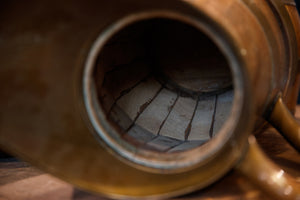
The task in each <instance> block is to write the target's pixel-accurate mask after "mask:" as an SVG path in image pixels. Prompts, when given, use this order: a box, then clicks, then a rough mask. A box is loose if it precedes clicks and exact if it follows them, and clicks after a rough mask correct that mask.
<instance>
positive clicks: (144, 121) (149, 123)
mask: <svg viewBox="0 0 300 200" xmlns="http://www.w3.org/2000/svg"><path fill="white" fill-rule="evenodd" d="M176 98H177V94H176V93H175V92H172V91H170V90H166V89H162V90H161V91H160V93H159V94H158V95H157V96H156V98H155V99H154V100H153V101H152V102H151V104H149V105H148V107H147V108H146V109H145V110H144V111H143V113H142V114H141V115H140V116H139V117H138V119H137V120H136V124H138V125H139V126H141V127H143V128H144V129H146V130H148V131H149V132H151V133H153V134H157V133H158V131H159V129H160V127H161V125H162V123H163V121H164V120H165V119H166V117H167V116H168V114H169V112H170V109H171V107H172V105H173V104H174V102H175V100H176Z"/></svg>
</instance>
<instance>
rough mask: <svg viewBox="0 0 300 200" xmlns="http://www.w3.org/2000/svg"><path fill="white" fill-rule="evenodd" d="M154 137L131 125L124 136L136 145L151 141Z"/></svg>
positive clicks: (137, 126)
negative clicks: (134, 141) (135, 142)
mask: <svg viewBox="0 0 300 200" xmlns="http://www.w3.org/2000/svg"><path fill="white" fill-rule="evenodd" d="M154 137H155V135H153V134H152V133H150V132H149V131H147V130H145V129H144V128H142V127H140V126H139V125H136V124H135V125H133V126H132V127H131V128H130V129H129V131H128V132H127V134H126V135H125V136H124V138H125V139H127V140H128V141H133V140H136V141H137V142H138V143H140V144H143V143H146V142H149V141H151V140H152V139H153V138H154Z"/></svg>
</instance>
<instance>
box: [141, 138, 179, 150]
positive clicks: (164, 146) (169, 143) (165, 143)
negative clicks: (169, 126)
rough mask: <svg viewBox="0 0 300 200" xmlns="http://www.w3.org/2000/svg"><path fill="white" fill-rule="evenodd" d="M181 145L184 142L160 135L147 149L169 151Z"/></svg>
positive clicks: (149, 143) (148, 144)
mask: <svg viewBox="0 0 300 200" xmlns="http://www.w3.org/2000/svg"><path fill="white" fill-rule="evenodd" d="M180 143H182V141H180V140H177V139H174V138H170V137H165V136H161V135H159V136H157V137H155V138H154V139H153V140H151V141H150V142H148V143H147V145H146V146H145V148H146V149H154V150H157V151H167V150H169V149H171V148H172V147H174V146H177V145H179V144H180Z"/></svg>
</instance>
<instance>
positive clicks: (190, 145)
mask: <svg viewBox="0 0 300 200" xmlns="http://www.w3.org/2000/svg"><path fill="white" fill-rule="evenodd" d="M205 142H207V140H197V141H196V140H195V141H186V142H184V143H182V144H180V145H178V146H175V147H173V148H172V149H170V150H169V151H168V152H179V151H185V150H189V149H193V148H195V147H198V146H201V145H203V144H204V143H205Z"/></svg>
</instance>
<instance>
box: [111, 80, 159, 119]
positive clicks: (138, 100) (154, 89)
mask: <svg viewBox="0 0 300 200" xmlns="http://www.w3.org/2000/svg"><path fill="white" fill-rule="evenodd" d="M160 88H161V85H160V84H159V83H158V82H157V81H156V80H154V79H153V78H149V79H147V80H145V81H143V82H141V83H140V84H139V85H137V86H136V87H135V88H133V89H132V90H131V91H130V92H128V93H127V94H125V95H124V96H122V97H121V98H120V99H119V100H118V101H117V103H116V104H117V105H118V106H119V107H120V108H121V109H122V110H123V111H124V112H125V113H126V114H127V115H128V116H129V118H130V119H131V120H134V119H135V118H136V117H137V116H138V114H139V113H140V112H141V111H142V110H143V109H145V108H146V106H147V105H148V104H149V103H150V101H151V100H152V99H153V98H154V97H155V95H156V94H157V93H158V91H159V90H160Z"/></svg>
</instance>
